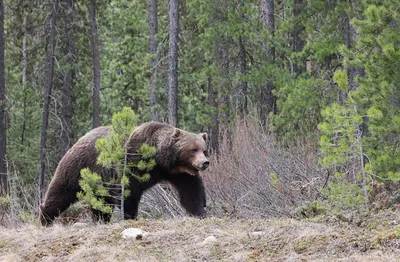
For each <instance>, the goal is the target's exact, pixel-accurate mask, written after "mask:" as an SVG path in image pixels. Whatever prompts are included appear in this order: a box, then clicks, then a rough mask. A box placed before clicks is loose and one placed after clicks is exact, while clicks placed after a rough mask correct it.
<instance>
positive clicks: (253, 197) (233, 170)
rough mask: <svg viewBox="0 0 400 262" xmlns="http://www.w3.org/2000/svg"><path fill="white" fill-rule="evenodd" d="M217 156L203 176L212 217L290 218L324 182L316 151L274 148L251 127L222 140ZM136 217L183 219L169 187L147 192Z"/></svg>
mask: <svg viewBox="0 0 400 262" xmlns="http://www.w3.org/2000/svg"><path fill="white" fill-rule="evenodd" d="M299 149H301V150H299ZM220 151H221V153H220V155H219V156H216V155H212V157H211V165H210V168H209V169H208V170H206V171H205V172H204V173H203V174H202V176H203V178H204V184H205V187H206V191H207V210H208V214H209V215H212V216H217V217H223V216H230V217H236V218H254V217H258V218H260V217H277V216H279V217H290V216H291V215H292V212H293V210H294V209H295V208H296V207H297V206H299V205H301V204H303V203H304V202H306V201H313V200H315V199H317V198H318V196H319V192H318V189H319V188H321V187H322V186H323V185H324V183H325V182H326V181H325V178H326V174H325V173H324V172H323V171H322V170H321V169H320V168H319V167H318V166H317V165H316V164H315V163H316V153H315V151H313V150H311V149H309V148H307V146H305V145H303V146H302V147H298V150H297V151H294V150H289V149H285V148H282V147H279V146H277V145H276V143H275V141H274V138H273V136H272V135H269V134H266V133H265V132H264V131H263V130H262V128H261V127H260V125H259V124H258V123H257V122H255V121H250V120H247V121H243V122H241V121H238V122H237V123H236V125H235V126H234V128H233V130H232V132H230V133H229V135H225V136H224V139H223V141H222V143H221V145H220ZM141 211H142V214H145V215H146V216H149V217H159V216H165V217H168V218H174V217H180V216H182V215H184V214H185V211H184V210H183V209H182V208H181V207H180V205H179V200H178V198H177V196H176V194H174V192H173V190H172V189H170V188H169V187H168V186H157V187H155V188H153V189H152V190H150V191H149V192H147V193H146V195H144V197H143V200H142V203H141Z"/></svg>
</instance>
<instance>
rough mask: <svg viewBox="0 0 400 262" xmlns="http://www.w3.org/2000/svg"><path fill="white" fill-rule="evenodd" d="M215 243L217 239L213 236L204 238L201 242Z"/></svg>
mask: <svg viewBox="0 0 400 262" xmlns="http://www.w3.org/2000/svg"><path fill="white" fill-rule="evenodd" d="M213 242H217V238H216V237H215V236H209V237H206V238H205V239H204V241H203V244H208V243H213Z"/></svg>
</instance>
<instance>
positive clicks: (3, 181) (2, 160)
mask: <svg viewBox="0 0 400 262" xmlns="http://www.w3.org/2000/svg"><path fill="white" fill-rule="evenodd" d="M4 71H5V68H4V2H3V1H0V196H5V195H6V194H7V162H6V156H7V132H6V131H7V123H6V100H7V97H6V82H5V72H4Z"/></svg>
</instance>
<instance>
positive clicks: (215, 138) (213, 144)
mask: <svg viewBox="0 0 400 262" xmlns="http://www.w3.org/2000/svg"><path fill="white" fill-rule="evenodd" d="M207 89H208V90H207V91H208V105H209V106H210V107H211V112H210V118H211V119H215V122H214V123H213V124H212V125H211V126H210V128H209V130H208V133H209V134H210V141H209V145H210V149H211V150H212V151H213V152H214V153H215V154H217V155H218V153H219V148H218V145H219V144H218V143H219V110H218V102H217V98H218V93H217V91H216V90H215V88H214V86H213V83H212V78H211V77H209V78H208V81H207Z"/></svg>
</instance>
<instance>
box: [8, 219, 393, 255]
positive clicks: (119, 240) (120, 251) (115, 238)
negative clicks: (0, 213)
mask: <svg viewBox="0 0 400 262" xmlns="http://www.w3.org/2000/svg"><path fill="white" fill-rule="evenodd" d="M316 221H317V220H314V221H312V220H294V219H278V218H277V219H248V220H237V219H229V218H206V219H202V220H199V219H195V218H187V217H182V218H179V219H164V220H163V219H160V220H146V219H139V220H136V221H123V222H118V223H112V224H108V225H104V224H93V223H90V222H88V223H86V224H77V225H61V224H55V225H53V226H51V227H49V228H43V227H40V226H37V225H33V224H25V225H23V226H21V227H19V228H15V229H11V228H4V227H3V228H0V261H12V262H16V261H148V262H150V261H352V262H353V261H363V262H364V261H400V211H390V212H387V213H384V214H377V215H375V216H373V217H370V218H369V219H368V221H366V222H363V223H362V224H353V223H348V222H343V221H341V220H332V221H324V222H316ZM130 227H135V228H141V229H143V230H145V231H146V232H148V233H149V234H147V235H145V236H143V237H142V238H141V239H133V238H123V237H122V235H121V232H122V231H123V230H124V229H126V228H130ZM210 236H214V237H215V238H213V239H211V240H209V239H210V238H209V237H210ZM206 238H208V239H207V240H206Z"/></svg>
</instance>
